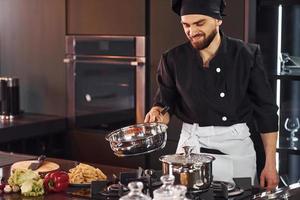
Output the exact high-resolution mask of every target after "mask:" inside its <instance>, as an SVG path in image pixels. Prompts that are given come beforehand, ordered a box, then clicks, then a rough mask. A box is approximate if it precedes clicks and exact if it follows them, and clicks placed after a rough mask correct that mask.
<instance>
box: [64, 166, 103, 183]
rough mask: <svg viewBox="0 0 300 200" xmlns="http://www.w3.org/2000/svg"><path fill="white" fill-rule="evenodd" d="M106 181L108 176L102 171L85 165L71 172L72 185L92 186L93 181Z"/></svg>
mask: <svg viewBox="0 0 300 200" xmlns="http://www.w3.org/2000/svg"><path fill="white" fill-rule="evenodd" d="M106 179H107V177H106V175H105V174H104V173H103V172H102V171H101V170H100V169H98V168H95V167H93V166H90V165H87V164H83V163H80V164H79V165H77V166H76V167H74V168H72V169H70V170H69V181H70V183H71V184H90V183H91V182H92V181H97V180H106Z"/></svg>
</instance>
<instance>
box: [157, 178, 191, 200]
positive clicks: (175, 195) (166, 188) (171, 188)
mask: <svg viewBox="0 0 300 200" xmlns="http://www.w3.org/2000/svg"><path fill="white" fill-rule="evenodd" d="M160 180H161V182H162V183H163V185H162V186H161V187H160V188H158V189H156V190H154V192H153V197H154V198H153V200H187V199H186V198H185V193H186V191H187V188H186V187H185V186H184V185H174V181H175V177H174V176H173V175H164V176H162V177H161V178H160Z"/></svg>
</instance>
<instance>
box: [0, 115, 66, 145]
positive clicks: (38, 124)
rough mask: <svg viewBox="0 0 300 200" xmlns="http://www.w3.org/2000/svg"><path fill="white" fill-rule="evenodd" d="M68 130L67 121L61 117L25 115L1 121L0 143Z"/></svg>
mask: <svg viewBox="0 0 300 200" xmlns="http://www.w3.org/2000/svg"><path fill="white" fill-rule="evenodd" d="M66 130H67V119H66V118H64V117H59V116H52V115H43V114H32V113H24V114H22V115H20V116H17V117H15V118H14V119H13V120H1V121H0V143H4V142H10V141H15V140H20V139H26V138H30V137H35V136H42V135H47V134H53V133H58V132H62V131H66Z"/></svg>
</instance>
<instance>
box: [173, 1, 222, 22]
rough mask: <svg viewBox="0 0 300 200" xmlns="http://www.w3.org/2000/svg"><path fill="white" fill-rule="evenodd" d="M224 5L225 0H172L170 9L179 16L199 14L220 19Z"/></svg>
mask: <svg viewBox="0 0 300 200" xmlns="http://www.w3.org/2000/svg"><path fill="white" fill-rule="evenodd" d="M225 7H226V2H225V0H172V9H173V11H174V12H175V13H176V14H177V15H179V16H182V15H188V14H201V15H207V16H210V17H213V18H216V19H222V16H225V15H224V13H223V11H224V8H225Z"/></svg>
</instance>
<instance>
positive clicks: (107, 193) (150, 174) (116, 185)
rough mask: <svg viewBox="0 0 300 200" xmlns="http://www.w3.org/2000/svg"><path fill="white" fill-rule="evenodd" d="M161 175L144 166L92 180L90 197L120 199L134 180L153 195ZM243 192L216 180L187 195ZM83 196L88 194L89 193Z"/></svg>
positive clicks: (225, 196) (217, 196) (210, 198)
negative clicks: (144, 168)
mask: <svg viewBox="0 0 300 200" xmlns="http://www.w3.org/2000/svg"><path fill="white" fill-rule="evenodd" d="M161 176H162V172H161V171H155V170H143V169H142V168H138V169H137V170H134V171H131V172H122V173H120V174H119V176H113V177H112V178H111V179H110V180H109V181H94V182H92V184H91V188H90V189H89V194H90V195H89V197H90V198H92V199H110V200H115V199H119V198H120V197H122V196H124V195H126V194H127V193H128V192H129V189H128V188H127V185H128V183H129V182H132V181H140V182H142V183H143V185H144V189H143V193H145V194H147V195H148V196H151V197H153V191H154V190H156V189H157V188H159V187H161V185H162V182H161V181H160V177H161ZM243 192H244V190H243V189H241V188H239V187H238V186H237V185H235V184H234V183H228V182H220V181H214V182H213V183H212V185H211V187H210V188H209V189H207V190H205V191H203V190H196V189H195V190H188V191H187V193H186V196H187V198H190V199H195V200H197V199H206V200H214V199H228V198H229V197H232V196H237V195H242V194H243ZM247 192H248V191H247ZM247 192H246V193H247ZM69 193H70V194H72V195H76V194H77V195H78V193H74V192H69ZM81 193H82V191H81ZM79 196H80V195H79ZM82 196H87V194H85V195H82Z"/></svg>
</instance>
